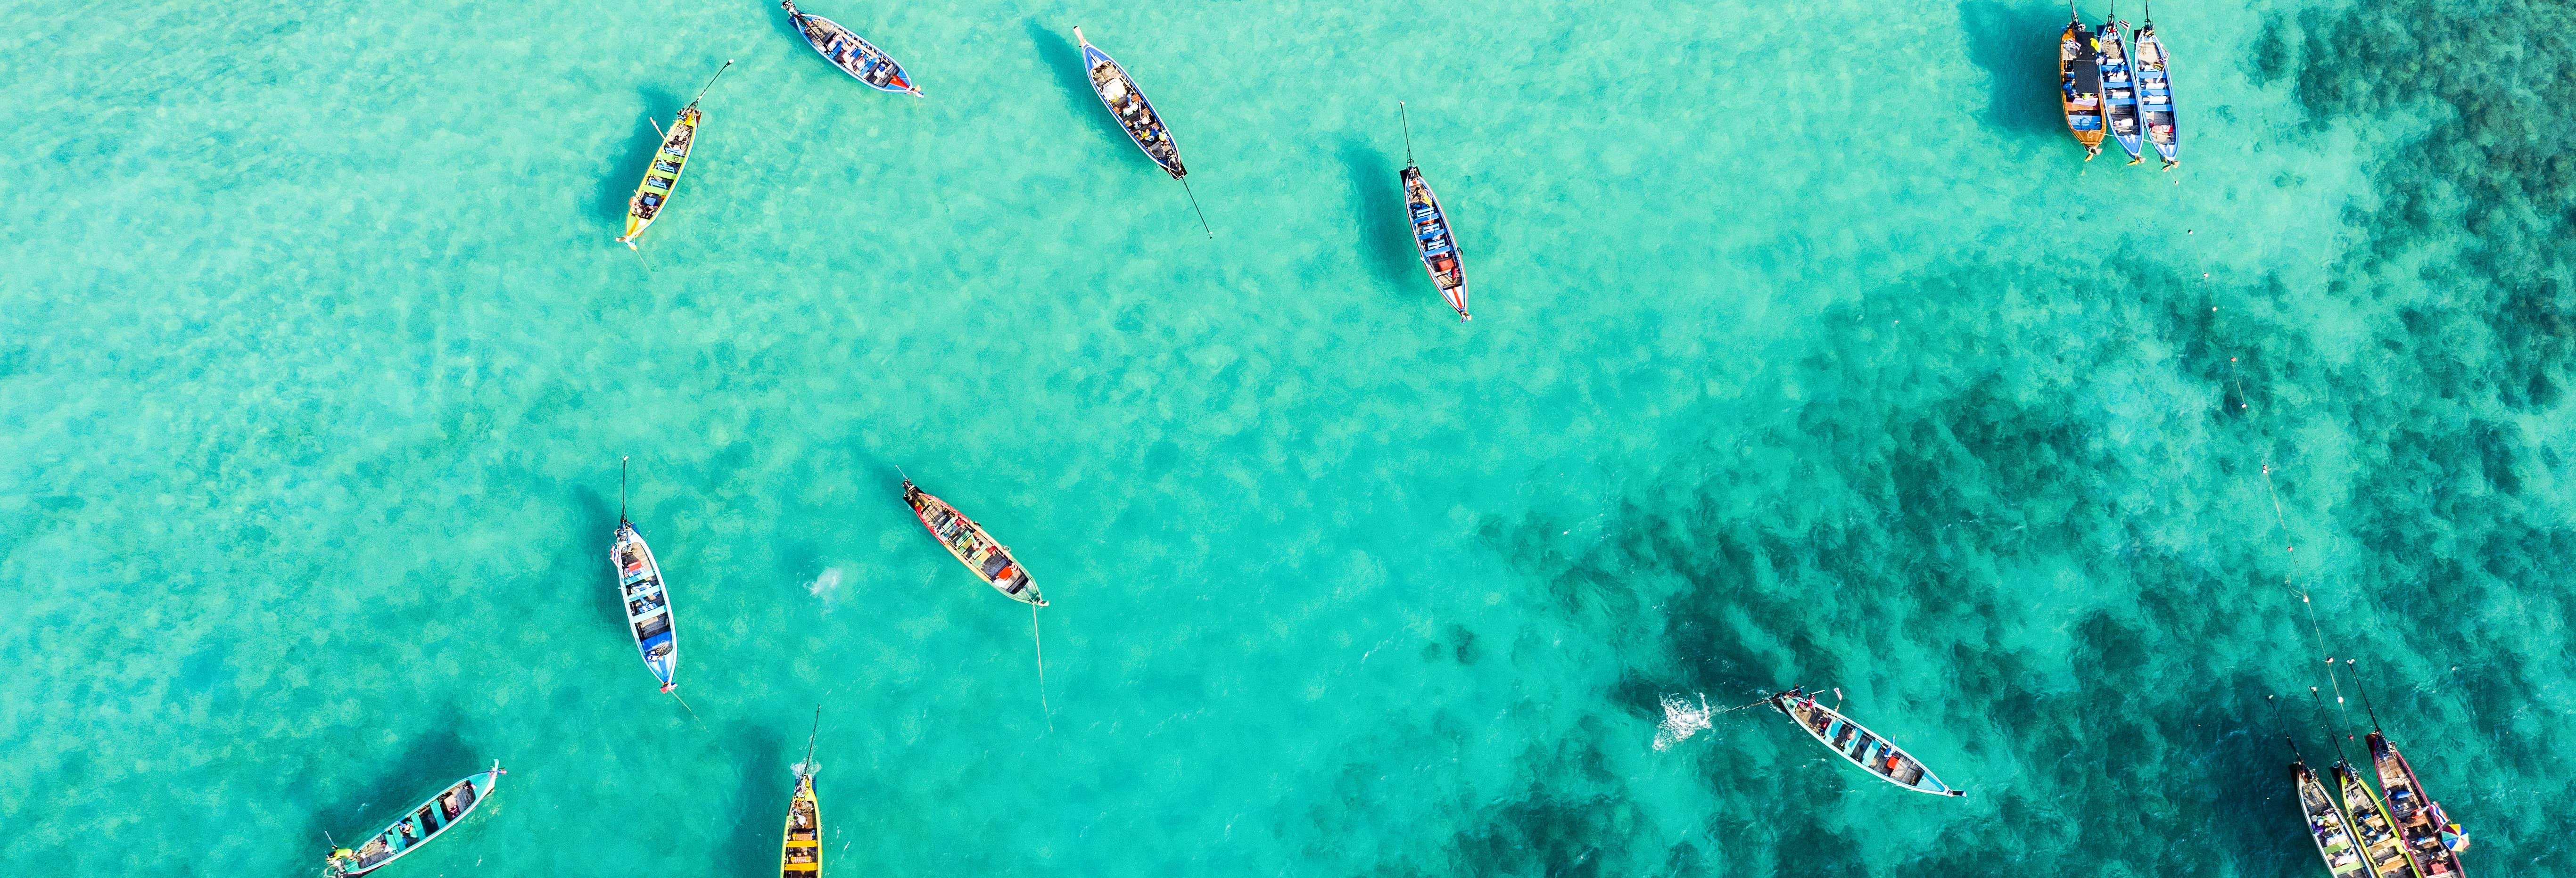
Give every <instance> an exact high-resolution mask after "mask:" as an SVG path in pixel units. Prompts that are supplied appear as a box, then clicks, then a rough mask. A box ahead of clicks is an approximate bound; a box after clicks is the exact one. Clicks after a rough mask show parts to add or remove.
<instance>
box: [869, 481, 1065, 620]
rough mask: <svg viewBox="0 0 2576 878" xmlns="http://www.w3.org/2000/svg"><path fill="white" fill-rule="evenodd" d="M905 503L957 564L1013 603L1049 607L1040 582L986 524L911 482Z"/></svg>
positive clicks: (904, 490)
mask: <svg viewBox="0 0 2576 878" xmlns="http://www.w3.org/2000/svg"><path fill="white" fill-rule="evenodd" d="M903 501H904V503H906V504H907V505H910V506H911V507H912V514H913V517H914V518H916V519H919V520H920V521H921V527H922V529H923V530H927V531H929V532H930V536H931V537H932V538H933V539H937V540H938V541H939V545H940V546H941V547H942V548H945V549H947V550H948V554H949V555H950V556H952V557H954V558H956V559H957V563H959V564H964V565H966V569H967V570H971V571H974V573H975V578H977V579H981V580H983V581H984V584H986V585H990V586H992V587H993V589H994V590H995V591H999V592H1001V593H1002V594H1003V596H1005V597H1008V598H1010V599H1012V600H1015V601H1019V602H1020V603H1024V604H1032V605H1035V606H1040V607H1043V606H1046V605H1047V602H1046V597H1045V596H1043V595H1040V594H1038V587H1037V583H1036V582H1033V581H1031V580H1030V579H1029V572H1028V570H1027V568H1023V567H1021V566H1020V562H1019V559H1017V558H1014V557H1011V549H1010V547H1008V546H1004V545H1002V543H1001V541H1000V540H996V539H993V535H992V534H989V533H986V532H984V526H983V525H980V524H976V523H975V520H974V519H971V518H967V517H966V514H965V513H963V512H959V511H957V507H955V506H950V505H948V501H946V500H941V499H939V498H938V497H936V496H933V495H932V494H931V493H930V492H928V491H924V490H922V489H921V488H920V487H918V486H915V485H914V484H913V483H912V480H910V479H905V480H904V483H903Z"/></svg>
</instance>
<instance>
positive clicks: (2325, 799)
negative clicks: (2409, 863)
mask: <svg viewBox="0 0 2576 878" xmlns="http://www.w3.org/2000/svg"><path fill="white" fill-rule="evenodd" d="M2290 782H2291V783H2292V784H2295V785H2296V786H2297V787H2298V789H2299V809H2300V810H2301V811H2302V812H2305V813H2306V815H2307V819H2308V835H2309V837H2310V839H2311V840H2313V841H2315V842H2316V844H2317V856H2318V857H2321V858H2323V859H2324V860H2325V863H2326V871H2327V872H2329V873H2332V874H2333V875H2334V876H2335V878H2364V876H2365V875H2366V874H2368V873H2367V871H2366V870H2365V869H2364V867H2363V865H2362V862H2361V851H2360V849H2359V848H2357V847H2355V846H2354V842H2353V838H2352V818H2351V817H2349V816H2347V815H2345V814H2344V812H2343V807H2342V806H2340V805H2336V804H2335V802H2334V797H2333V796H2332V795H2330V794H2328V793H2327V791H2326V785H2325V782H2324V781H2321V780H2318V779H2317V772H2316V769H2313V768H2309V767H2308V763H2307V762H2306V761H2305V760H2301V761H2298V762H2293V763H2290Z"/></svg>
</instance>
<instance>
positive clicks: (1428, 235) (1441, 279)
mask: <svg viewBox="0 0 2576 878" xmlns="http://www.w3.org/2000/svg"><path fill="white" fill-rule="evenodd" d="M1395 106H1396V112H1397V113H1399V114H1401V113H1403V112H1404V102H1403V101H1397V102H1396V104H1395ZM1396 178H1397V179H1398V180H1400V181H1402V182H1403V183H1404V211H1405V213H1406V215H1407V216H1409V217H1410V218H1411V219H1412V221H1413V249H1414V250H1415V252H1416V253H1418V254H1420V255H1421V257H1422V269H1423V270H1424V271H1428V272H1430V273H1431V284H1432V286H1435V287H1438V288H1439V289H1440V298H1442V299H1445V300H1447V301H1448V302H1449V310H1452V311H1456V312H1458V319H1459V320H1460V321H1467V320H1474V319H1476V318H1475V316H1474V315H1471V314H1468V313H1467V267H1466V265H1464V264H1462V263H1460V262H1459V261H1458V239H1457V237H1456V236H1454V235H1451V234H1449V214H1448V212H1447V211H1443V210H1441V209H1440V196H1438V195H1434V194H1432V193H1431V184H1430V183H1426V182H1423V179H1422V169H1421V168H1420V167H1417V166H1415V165H1414V163H1413V120H1412V119H1411V118H1410V117H1406V118H1405V120H1404V171H1403V172H1402V173H1399V174H1397V175H1396Z"/></svg>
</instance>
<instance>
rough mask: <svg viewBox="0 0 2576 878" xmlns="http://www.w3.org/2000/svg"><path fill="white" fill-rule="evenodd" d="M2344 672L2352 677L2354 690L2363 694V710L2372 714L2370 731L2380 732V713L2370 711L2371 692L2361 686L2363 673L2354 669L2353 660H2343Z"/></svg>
mask: <svg viewBox="0 0 2576 878" xmlns="http://www.w3.org/2000/svg"><path fill="white" fill-rule="evenodd" d="M2343 672H2344V673H2347V674H2351V675H2352V689H2353V691H2355V692H2359V693H2361V709H2362V711H2363V712H2365V713H2368V714H2370V730H2371V731H2373V732H2377V731H2379V711H2376V710H2372V709H2370V690H2369V689H2367V688H2364V687H2363V686H2362V685H2361V672H2360V671H2356V670H2353V669H2352V660H2351V659H2344V660H2343Z"/></svg>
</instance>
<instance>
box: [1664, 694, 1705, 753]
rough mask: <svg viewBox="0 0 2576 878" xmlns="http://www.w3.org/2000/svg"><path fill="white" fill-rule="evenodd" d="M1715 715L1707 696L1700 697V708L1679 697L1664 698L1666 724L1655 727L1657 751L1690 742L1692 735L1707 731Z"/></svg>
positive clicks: (1669, 696) (1667, 696) (1668, 696)
mask: <svg viewBox="0 0 2576 878" xmlns="http://www.w3.org/2000/svg"><path fill="white" fill-rule="evenodd" d="M1715 714H1716V711H1712V710H1710V709H1708V696H1706V695H1702V696H1699V706H1698V707H1692V706H1691V703H1690V702H1688V701H1683V700H1682V698H1681V696H1679V695H1666V696H1664V722H1663V724H1662V725H1659V726H1656V727H1655V749H1657V750H1664V749H1668V748H1670V747H1672V746H1673V745H1674V744H1679V743H1681V742H1683V741H1687V740H1690V737H1691V736H1692V735H1696V734H1699V733H1701V732H1704V731H1707V730H1708V725H1709V717H1711V716H1713V715H1715Z"/></svg>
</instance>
